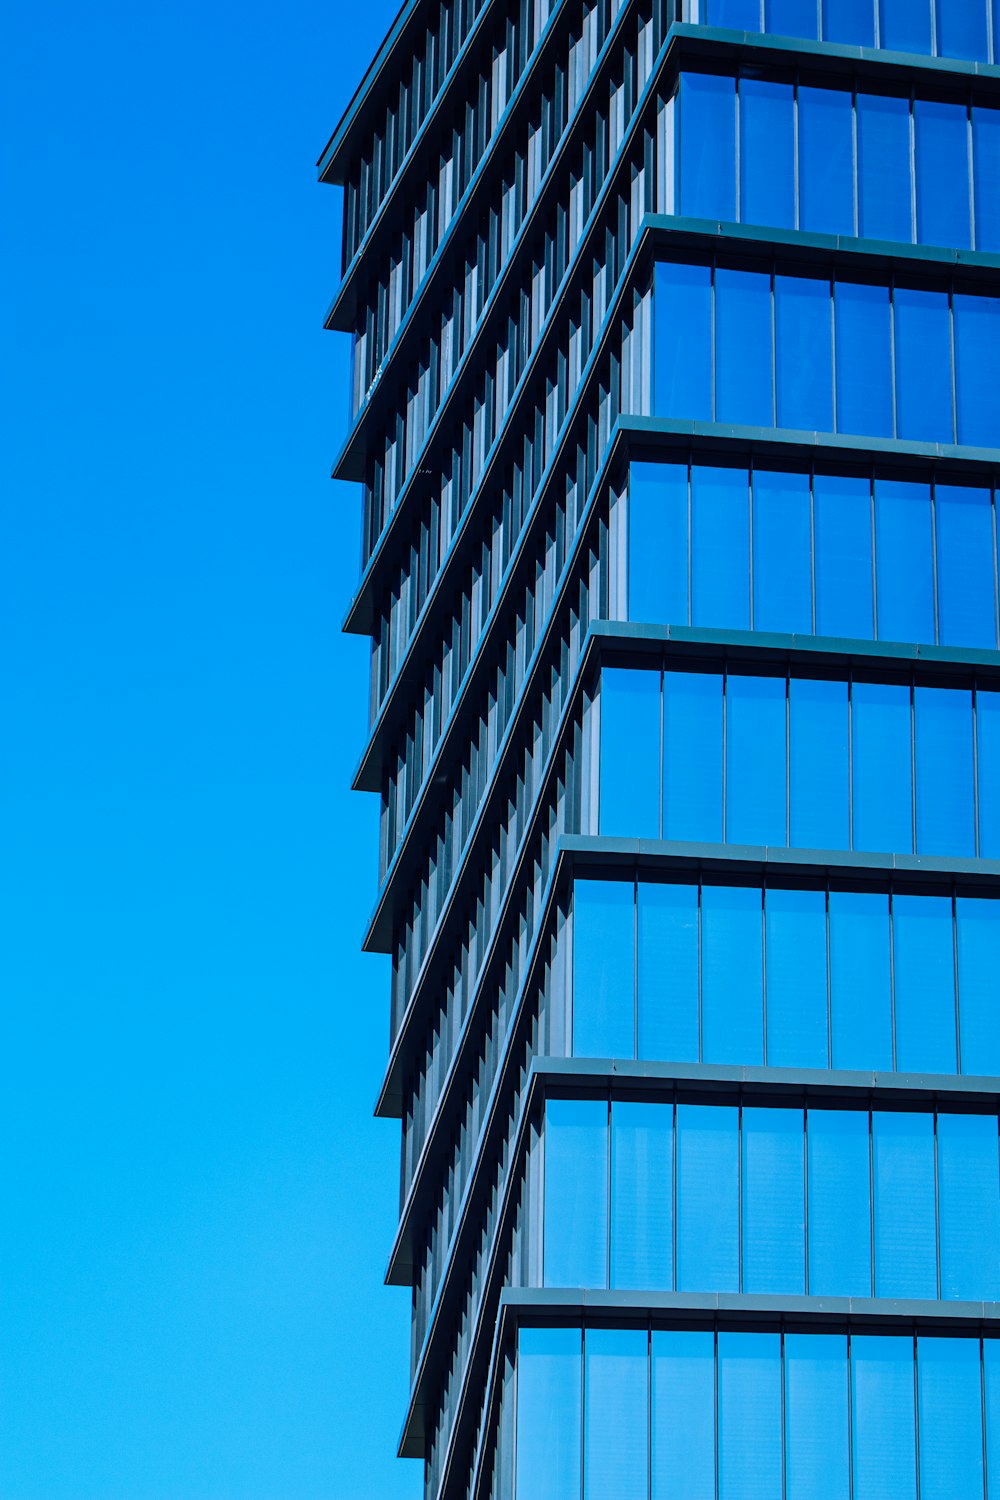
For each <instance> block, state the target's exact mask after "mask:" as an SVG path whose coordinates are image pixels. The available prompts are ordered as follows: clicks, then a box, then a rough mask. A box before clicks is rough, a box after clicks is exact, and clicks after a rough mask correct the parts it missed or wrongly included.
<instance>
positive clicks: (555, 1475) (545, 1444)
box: [517, 1328, 583, 1500]
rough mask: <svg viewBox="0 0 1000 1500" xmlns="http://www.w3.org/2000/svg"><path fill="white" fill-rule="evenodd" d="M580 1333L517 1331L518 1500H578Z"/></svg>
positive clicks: (558, 1329) (574, 1329) (581, 1342)
mask: <svg viewBox="0 0 1000 1500" xmlns="http://www.w3.org/2000/svg"><path fill="white" fill-rule="evenodd" d="M582 1363H583V1340H582V1338H581V1335H580V1330H579V1328H522V1329H521V1330H520V1332H519V1334H518V1355H517V1495H518V1500H526V1497H528V1496H530V1497H531V1500H536V1497H537V1500H579V1495H580V1440H581V1433H580V1427H581V1422H580V1417H581V1412H580V1389H581V1374H582V1372H581V1365H582Z"/></svg>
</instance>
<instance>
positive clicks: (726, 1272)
mask: <svg viewBox="0 0 1000 1500" xmlns="http://www.w3.org/2000/svg"><path fill="white" fill-rule="evenodd" d="M739 1201H740V1139H739V1111H738V1110H737V1109H734V1108H729V1107H728V1106H725V1107H719V1108H716V1107H711V1108H709V1107H707V1106H705V1105H700V1104H679V1105H678V1106H677V1290H678V1291H679V1292H738V1291H739V1289H740V1261H739V1236H740V1229H739Z"/></svg>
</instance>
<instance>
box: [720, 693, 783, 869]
mask: <svg viewBox="0 0 1000 1500" xmlns="http://www.w3.org/2000/svg"><path fill="white" fill-rule="evenodd" d="M785 767H786V747H785V680H784V678H783V677H738V676H734V675H733V674H730V675H729V677H728V678H727V680H726V839H727V842H729V843H733V844H785V843H787V841H788V838H787V832H786V817H785V783H786V777H785Z"/></svg>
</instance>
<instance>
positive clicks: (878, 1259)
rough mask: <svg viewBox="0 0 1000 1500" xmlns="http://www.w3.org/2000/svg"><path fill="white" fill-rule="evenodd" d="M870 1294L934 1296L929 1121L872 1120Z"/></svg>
mask: <svg viewBox="0 0 1000 1500" xmlns="http://www.w3.org/2000/svg"><path fill="white" fill-rule="evenodd" d="M872 1151H873V1156H874V1163H875V1295H876V1297H936V1296H937V1255H936V1250H935V1224H934V1116H933V1115H929V1114H920V1115H918V1114H885V1113H878V1112H876V1113H875V1114H874V1115H873V1116H872Z"/></svg>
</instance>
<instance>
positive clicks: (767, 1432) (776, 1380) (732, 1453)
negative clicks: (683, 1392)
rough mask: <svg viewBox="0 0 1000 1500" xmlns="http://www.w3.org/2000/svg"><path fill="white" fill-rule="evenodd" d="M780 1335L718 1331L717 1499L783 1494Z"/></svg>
mask: <svg viewBox="0 0 1000 1500" xmlns="http://www.w3.org/2000/svg"><path fill="white" fill-rule="evenodd" d="M781 1467H782V1466H781V1339H780V1336H779V1335H778V1334H776V1333H728V1332H727V1333H720V1334H719V1500H775V1496H777V1495H780V1494H781Z"/></svg>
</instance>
